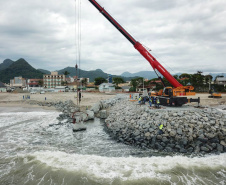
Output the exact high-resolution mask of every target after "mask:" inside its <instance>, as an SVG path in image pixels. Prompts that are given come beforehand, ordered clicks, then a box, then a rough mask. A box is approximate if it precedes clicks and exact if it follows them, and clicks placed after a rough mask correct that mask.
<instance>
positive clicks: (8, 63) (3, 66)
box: [0, 59, 14, 71]
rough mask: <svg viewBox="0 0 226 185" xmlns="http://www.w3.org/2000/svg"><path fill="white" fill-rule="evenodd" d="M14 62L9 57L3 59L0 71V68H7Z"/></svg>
mask: <svg viewBox="0 0 226 185" xmlns="http://www.w3.org/2000/svg"><path fill="white" fill-rule="evenodd" d="M13 63H14V61H12V60H10V59H5V60H4V61H3V63H2V64H0V71H2V70H4V69H6V68H8V67H9V66H10V65H11V64H13Z"/></svg>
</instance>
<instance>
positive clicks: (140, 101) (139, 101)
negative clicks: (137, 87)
mask: <svg viewBox="0 0 226 185" xmlns="http://www.w3.org/2000/svg"><path fill="white" fill-rule="evenodd" d="M141 100H142V98H141V96H140V97H139V101H138V103H139V104H141Z"/></svg>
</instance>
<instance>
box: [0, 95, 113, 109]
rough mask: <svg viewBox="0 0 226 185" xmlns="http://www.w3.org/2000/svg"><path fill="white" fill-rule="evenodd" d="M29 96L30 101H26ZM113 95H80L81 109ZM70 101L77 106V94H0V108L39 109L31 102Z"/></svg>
mask: <svg viewBox="0 0 226 185" xmlns="http://www.w3.org/2000/svg"><path fill="white" fill-rule="evenodd" d="M26 96H30V99H26V98H25V97H26ZM114 96H115V94H107V93H88V92H84V93H82V100H81V102H80V106H81V107H86V106H88V107H91V106H92V105H93V104H95V103H96V102H98V101H100V100H104V99H110V98H112V97H114ZM67 100H72V101H73V102H74V103H75V104H77V93H72V92H61V93H45V94H39V93H37V94H30V93H0V107H2V108H6V107H11V108H12V107H15V109H16V107H23V108H40V106H39V105H33V104H31V103H32V102H56V101H63V102H64V101H67ZM42 108H44V109H48V110H51V109H55V108H54V107H42Z"/></svg>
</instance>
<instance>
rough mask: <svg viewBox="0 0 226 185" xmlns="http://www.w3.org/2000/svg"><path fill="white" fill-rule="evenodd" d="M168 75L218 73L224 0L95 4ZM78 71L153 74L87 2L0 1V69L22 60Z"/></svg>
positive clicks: (225, 28) (225, 68) (225, 49)
mask: <svg viewBox="0 0 226 185" xmlns="http://www.w3.org/2000/svg"><path fill="white" fill-rule="evenodd" d="M97 2H98V3H99V4H100V5H101V6H103V7H104V8H105V10H107V11H108V12H109V13H110V14H111V15H112V17H114V18H115V19H116V20H117V21H118V22H119V23H120V24H121V25H122V26H123V27H124V28H125V29H126V30H127V31H128V32H129V33H130V34H131V35H132V36H133V37H134V38H135V39H136V40H137V41H139V42H140V43H142V44H143V45H144V46H146V47H148V48H149V49H151V54H152V55H153V56H155V57H156V59H157V60H158V61H159V62H160V63H161V64H162V65H163V66H164V67H165V68H166V69H167V70H168V71H169V72H170V73H172V74H175V73H195V72H197V71H202V72H204V73H210V72H226V24H225V17H226V1H224V0H123V1H122V0H107V1H106V0H97ZM78 7H81V19H80V23H81V27H80V28H81V40H80V41H81V47H80V65H79V67H80V68H81V69H83V70H95V69H102V70H103V71H104V72H106V73H109V74H117V75H120V74H121V73H123V72H125V71H128V72H130V73H135V72H139V71H153V69H152V67H151V66H150V64H149V63H148V62H147V61H146V60H145V59H144V58H143V57H142V56H141V55H140V54H139V53H138V51H136V49H135V48H134V47H133V45H132V44H131V43H130V42H129V41H128V40H127V39H126V38H125V37H124V36H123V35H122V34H121V33H120V32H119V31H118V30H116V28H115V27H113V25H112V24H111V23H109V22H108V20H107V19H106V18H105V17H103V15H102V14H101V13H99V11H98V10H97V9H96V8H95V7H94V6H93V5H92V4H91V3H90V2H89V1H88V0H57V1H56V0H45V1H40V0H32V1H31V0H7V1H6V0H0V63H2V62H3V61H4V60H5V59H7V58H9V59H11V60H14V61H15V60H18V59H19V58H24V59H25V60H26V61H28V62H29V63H30V64H31V65H32V66H33V67H34V68H36V69H46V70H50V71H55V70H60V69H63V68H65V67H68V66H70V67H74V66H75V64H76V62H77V63H79V62H78V42H79V39H78V35H77V34H78V30H76V28H78V27H77V26H76V25H77V24H78V22H79V19H78V17H77V16H76V15H78V11H77V10H78Z"/></svg>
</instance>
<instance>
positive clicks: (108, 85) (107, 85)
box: [99, 83, 115, 92]
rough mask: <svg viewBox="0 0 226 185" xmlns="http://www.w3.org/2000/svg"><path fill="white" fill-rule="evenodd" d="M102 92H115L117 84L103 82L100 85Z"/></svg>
mask: <svg viewBox="0 0 226 185" xmlns="http://www.w3.org/2000/svg"><path fill="white" fill-rule="evenodd" d="M99 91H100V92H113V91H115V85H114V84H112V83H102V84H100V85H99Z"/></svg>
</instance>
